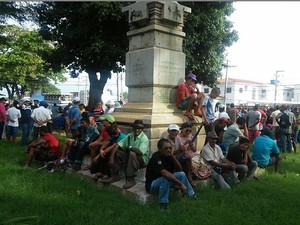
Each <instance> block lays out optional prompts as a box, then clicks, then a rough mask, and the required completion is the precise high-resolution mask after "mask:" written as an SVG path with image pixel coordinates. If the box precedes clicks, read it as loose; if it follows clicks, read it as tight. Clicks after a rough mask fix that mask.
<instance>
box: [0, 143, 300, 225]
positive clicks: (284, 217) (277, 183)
mask: <svg viewBox="0 0 300 225" xmlns="http://www.w3.org/2000/svg"><path fill="white" fill-rule="evenodd" d="M284 157H285V159H284V161H283V164H282V167H281V171H280V173H279V174H274V173H273V172H272V170H270V169H269V170H268V171H267V172H266V173H264V174H263V175H262V176H261V177H260V180H259V181H255V180H250V181H246V182H244V183H241V184H239V185H238V186H236V187H235V188H234V189H233V190H226V191H225V190H214V189H212V188H211V187H209V186H198V187H197V190H196V192H197V198H196V199H188V198H182V197H181V196H180V194H179V193H177V192H172V193H171V198H170V200H171V203H170V212H169V213H166V212H160V209H159V206H158V203H157V202H156V198H153V199H154V200H153V202H150V203H149V204H146V205H141V204H139V203H138V202H137V201H136V200H134V199H132V198H130V197H128V196H124V195H122V193H121V191H117V190H115V189H112V188H110V187H102V188H100V187H97V186H96V185H95V183H93V182H92V181H90V180H89V179H87V178H85V177H82V176H80V175H78V174H72V173H66V172H63V171H55V172H54V173H48V172H47V171H46V170H40V171H35V169H36V168H38V167H39V166H40V165H41V164H38V163H34V164H33V166H32V168H26V169H25V168H23V165H24V162H25V158H26V154H25V153H24V149H22V148H21V147H20V146H19V143H18V142H17V143H9V142H7V141H5V140H4V141H1V142H0V224H8V223H4V222H7V221H8V220H10V219H15V220H16V219H18V218H20V220H23V219H22V217H27V219H29V220H28V221H23V222H22V221H21V222H20V223H14V224H41V225H62V224H70V225H100V224H108V225H114V224H115V225H123V224H124V225H126V224H137V225H142V224H149V225H153V224H163V225H166V224H189V225H194V224H203V225H210V224H211V225H219V224H225V225H227V224H228V225H231V224H249V225H255V224H257V225H268V224H270V225H276V224H278V225H292V224H295V225H296V224H299V223H300V222H299V221H300V214H299V210H300V176H299V174H300V154H299V153H297V154H286V155H284ZM78 191H80V195H78V194H77V192H78Z"/></svg>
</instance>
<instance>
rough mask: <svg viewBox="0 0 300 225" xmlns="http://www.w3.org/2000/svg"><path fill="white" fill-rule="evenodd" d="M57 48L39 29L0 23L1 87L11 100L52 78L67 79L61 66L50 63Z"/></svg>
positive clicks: (54, 79) (47, 83)
mask: <svg viewBox="0 0 300 225" xmlns="http://www.w3.org/2000/svg"><path fill="white" fill-rule="evenodd" d="M55 48H56V47H55V44H54V43H52V42H49V41H45V40H44V39H43V38H42V37H41V36H40V35H39V34H38V32H37V31H30V30H27V29H23V28H20V27H19V26H16V25H5V26H0V74H1V80H0V87H1V88H5V89H6V90H7V92H8V95H9V96H8V97H9V98H10V99H13V97H14V95H15V94H16V95H18V97H21V96H23V95H24V93H25V91H32V90H33V89H39V88H42V87H43V86H47V85H49V82H50V80H53V81H64V80H65V78H64V77H63V76H62V72H63V70H62V67H60V69H58V70H57V68H55V69H53V68H52V66H51V64H50V63H49V61H50V59H51V57H52V52H54V51H55Z"/></svg>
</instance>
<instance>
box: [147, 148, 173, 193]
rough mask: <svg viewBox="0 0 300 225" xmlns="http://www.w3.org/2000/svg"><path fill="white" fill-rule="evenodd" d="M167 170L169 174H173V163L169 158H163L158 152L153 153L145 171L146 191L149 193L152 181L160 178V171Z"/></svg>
mask: <svg viewBox="0 0 300 225" xmlns="http://www.w3.org/2000/svg"><path fill="white" fill-rule="evenodd" d="M162 170H167V171H169V172H170V173H174V172H175V165H174V161H173V160H172V158H171V157H170V156H164V155H162V154H161V153H160V152H159V151H157V152H155V153H153V155H152V157H151V159H150V160H149V163H148V165H147V169H146V183H145V188H146V191H148V192H150V188H151V183H152V181H154V180H156V179H157V178H159V177H161V176H162V175H161V171H162Z"/></svg>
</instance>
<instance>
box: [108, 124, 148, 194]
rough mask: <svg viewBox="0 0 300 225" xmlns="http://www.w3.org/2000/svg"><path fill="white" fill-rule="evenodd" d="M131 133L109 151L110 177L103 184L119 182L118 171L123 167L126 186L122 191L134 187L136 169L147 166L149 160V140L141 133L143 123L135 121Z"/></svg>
mask: <svg viewBox="0 0 300 225" xmlns="http://www.w3.org/2000/svg"><path fill="white" fill-rule="evenodd" d="M131 127H132V129H133V132H131V133H129V134H127V136H126V137H125V138H124V139H122V140H121V141H119V142H118V144H117V145H115V147H114V148H113V149H112V150H111V155H110V158H109V167H110V168H111V177H110V178H109V179H108V180H106V181H105V183H113V182H116V181H119V180H120V179H121V178H120V176H119V170H120V168H121V165H122V164H123V165H125V175H126V184H124V185H123V188H124V189H129V188H131V187H133V186H134V185H136V181H135V176H136V175H135V173H136V172H137V171H138V169H140V168H143V167H145V166H147V164H148V161H149V158H150V148H149V139H148V137H147V135H146V134H145V133H144V132H143V129H144V123H143V121H142V120H135V121H134V122H133V124H132V125H131Z"/></svg>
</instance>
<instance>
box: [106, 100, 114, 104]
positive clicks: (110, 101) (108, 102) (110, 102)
mask: <svg viewBox="0 0 300 225" xmlns="http://www.w3.org/2000/svg"><path fill="white" fill-rule="evenodd" d="M106 104H107V105H113V104H114V103H113V101H112V100H108V101H107V102H106Z"/></svg>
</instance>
